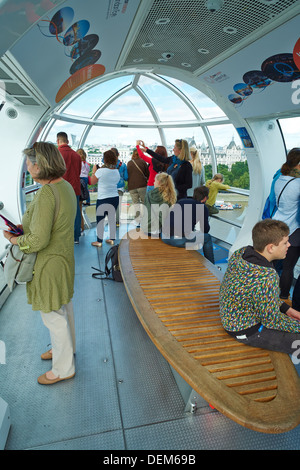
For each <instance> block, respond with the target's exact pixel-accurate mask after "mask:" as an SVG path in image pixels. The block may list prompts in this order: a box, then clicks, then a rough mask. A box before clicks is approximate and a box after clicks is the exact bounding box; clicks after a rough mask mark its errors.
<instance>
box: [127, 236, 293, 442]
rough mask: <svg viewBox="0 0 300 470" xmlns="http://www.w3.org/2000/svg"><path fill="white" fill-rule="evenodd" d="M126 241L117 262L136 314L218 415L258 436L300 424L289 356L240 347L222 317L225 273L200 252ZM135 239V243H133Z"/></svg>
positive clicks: (152, 242) (152, 241) (131, 239)
mask: <svg viewBox="0 0 300 470" xmlns="http://www.w3.org/2000/svg"><path fill="white" fill-rule="evenodd" d="M136 237H137V233H136V232H135V231H132V232H129V233H128V234H127V235H125V237H124V238H123V239H122V240H121V243H120V247H119V263H120V269H121V272H122V276H123V280H124V284H125V288H126V290H127V293H128V296H129V298H130V301H131V303H132V305H133V307H134V309H135V312H136V314H137V316H138V318H139V319H140V321H141V323H142V325H143V327H144V328H145V330H146V332H147V333H148V335H149V336H150V338H151V340H152V341H153V343H154V344H155V345H156V347H157V348H158V349H159V351H160V352H161V353H162V354H163V356H164V357H165V359H166V360H167V361H168V362H169V364H170V365H171V366H172V367H173V368H174V369H175V370H176V371H177V372H178V374H180V376H181V377H182V378H183V379H184V380H185V381H186V382H187V383H188V384H189V385H190V386H191V387H192V389H193V390H195V391H196V392H197V393H198V394H199V395H200V396H201V397H203V398H204V400H206V401H207V402H208V403H209V404H211V405H212V406H213V407H214V408H216V409H217V410H218V411H220V412H221V413H223V414H224V415H226V416H227V417H229V418H231V419H232V420H234V421H235V422H237V423H239V424H241V425H243V426H245V427H247V428H250V429H252V430H255V431H260V432H264V433H282V432H286V431H289V430H291V429H293V428H294V427H296V426H297V425H298V424H299V423H300V381H299V377H298V374H297V371H296V369H295V367H294V365H293V363H292V361H291V359H290V357H289V356H288V355H287V354H283V353H277V352H272V351H267V350H263V349H258V348H253V347H249V346H246V345H243V344H241V343H239V342H237V341H236V340H235V339H234V338H232V337H231V336H229V335H228V334H227V333H226V332H225V331H224V329H223V327H222V324H221V321H220V317H219V298H218V293H219V286H220V282H221V278H222V274H221V272H220V271H219V270H218V269H217V268H216V267H215V266H214V265H212V264H211V263H210V262H209V261H207V260H206V259H205V258H204V257H202V256H201V255H200V254H199V253H198V252H197V251H190V250H185V249H182V248H175V247H172V246H169V245H166V244H165V243H163V242H162V241H161V240H160V239H151V238H147V239H145V238H143V239H142V238H136ZM134 238H135V239H134Z"/></svg>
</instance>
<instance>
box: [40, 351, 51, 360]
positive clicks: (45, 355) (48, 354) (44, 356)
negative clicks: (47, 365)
mask: <svg viewBox="0 0 300 470" xmlns="http://www.w3.org/2000/svg"><path fill="white" fill-rule="evenodd" d="M41 359H43V361H48V360H49V359H52V349H49V351H46V352H44V353H43V354H41Z"/></svg>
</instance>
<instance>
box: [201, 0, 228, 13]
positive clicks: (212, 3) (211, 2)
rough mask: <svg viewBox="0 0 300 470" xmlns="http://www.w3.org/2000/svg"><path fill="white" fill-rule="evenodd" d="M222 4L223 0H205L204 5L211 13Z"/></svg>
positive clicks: (219, 8) (217, 9)
mask: <svg viewBox="0 0 300 470" xmlns="http://www.w3.org/2000/svg"><path fill="white" fill-rule="evenodd" d="M223 5H224V0H207V1H206V2H205V6H206V8H207V9H208V11H210V12H211V13H214V12H215V11H219V10H221V8H222V6H223Z"/></svg>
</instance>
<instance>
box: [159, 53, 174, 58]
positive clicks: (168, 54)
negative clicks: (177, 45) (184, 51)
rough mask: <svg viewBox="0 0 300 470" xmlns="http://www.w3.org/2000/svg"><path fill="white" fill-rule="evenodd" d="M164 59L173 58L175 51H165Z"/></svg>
mask: <svg viewBox="0 0 300 470" xmlns="http://www.w3.org/2000/svg"><path fill="white" fill-rule="evenodd" d="M161 56H162V57H163V58H164V59H172V57H174V54H173V52H163V53H162V55H161Z"/></svg>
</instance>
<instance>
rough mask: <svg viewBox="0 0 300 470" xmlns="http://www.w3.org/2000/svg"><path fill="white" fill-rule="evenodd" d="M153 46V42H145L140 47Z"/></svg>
mask: <svg viewBox="0 0 300 470" xmlns="http://www.w3.org/2000/svg"><path fill="white" fill-rule="evenodd" d="M152 46H154V43H153V42H145V44H142V47H152Z"/></svg>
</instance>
